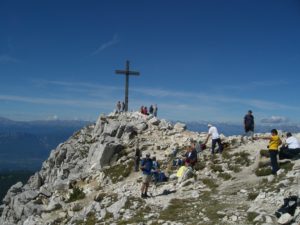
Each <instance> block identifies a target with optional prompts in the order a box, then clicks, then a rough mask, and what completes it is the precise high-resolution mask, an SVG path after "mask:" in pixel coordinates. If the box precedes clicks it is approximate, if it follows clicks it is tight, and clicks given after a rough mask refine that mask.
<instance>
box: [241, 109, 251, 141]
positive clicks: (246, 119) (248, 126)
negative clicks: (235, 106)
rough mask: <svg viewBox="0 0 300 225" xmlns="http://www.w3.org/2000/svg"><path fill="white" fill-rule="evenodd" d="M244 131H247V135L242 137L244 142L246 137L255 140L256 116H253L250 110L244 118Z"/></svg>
mask: <svg viewBox="0 0 300 225" xmlns="http://www.w3.org/2000/svg"><path fill="white" fill-rule="evenodd" d="M244 129H245V134H244V135H243V136H242V140H243V138H244V136H250V137H251V138H252V140H253V135H254V116H253V115H252V111H251V110H249V111H248V113H247V114H246V115H245V116H244Z"/></svg>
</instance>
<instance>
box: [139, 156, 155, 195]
mask: <svg viewBox="0 0 300 225" xmlns="http://www.w3.org/2000/svg"><path fill="white" fill-rule="evenodd" d="M152 168H153V163H152V159H151V158H150V154H149V153H147V154H146V158H145V159H143V160H142V163H141V170H142V171H143V174H142V175H143V184H142V188H141V192H142V194H141V197H142V198H148V197H149V196H148V195H147V191H148V187H149V184H150V182H151V178H152V173H151V170H152Z"/></svg>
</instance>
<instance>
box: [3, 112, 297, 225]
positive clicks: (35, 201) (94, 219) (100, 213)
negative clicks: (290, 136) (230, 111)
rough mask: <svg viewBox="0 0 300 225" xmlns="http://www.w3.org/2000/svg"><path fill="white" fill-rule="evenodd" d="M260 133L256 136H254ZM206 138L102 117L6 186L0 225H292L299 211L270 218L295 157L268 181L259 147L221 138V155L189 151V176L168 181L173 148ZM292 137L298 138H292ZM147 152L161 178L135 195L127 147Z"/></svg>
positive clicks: (181, 128)
mask: <svg viewBox="0 0 300 225" xmlns="http://www.w3.org/2000/svg"><path fill="white" fill-rule="evenodd" d="M257 135H258V136H262V135H265V134H257ZM206 136H207V134H206V133H197V132H191V131H188V130H186V126H185V124H182V123H177V124H175V125H173V124H171V123H169V122H167V121H166V120H163V119H162V120H160V119H158V118H156V117H153V116H145V115H142V114H140V113H138V112H133V113H121V114H114V113H112V114H110V115H107V116H104V115H101V116H100V117H99V118H98V120H97V122H96V123H95V124H92V125H89V126H86V127H84V128H83V129H81V130H80V131H78V132H76V133H75V134H74V135H73V136H72V137H70V138H69V139H68V140H67V141H66V142H64V143H62V144H60V145H59V146H58V147H57V148H56V149H54V150H53V151H52V152H51V154H50V156H49V158H48V159H47V160H46V161H45V162H44V163H43V165H42V168H41V170H40V171H39V172H37V173H35V174H34V175H33V176H32V177H31V178H30V179H29V180H28V182H27V183H26V184H22V183H21V182H19V183H17V184H15V185H13V186H12V187H11V188H10V189H9V191H8V192H7V194H6V196H5V198H4V199H3V205H1V206H0V216H1V218H0V224H1V225H16V224H17V225H21V224H22V225H46V224H47V225H54V224H70V225H71V224H72V225H79V224H86V225H94V224H116V225H122V224H141V225H142V224H149V225H151V224H152V225H154V224H155V225H156V224H164V225H167V224H178V225H179V224H192V225H193V224H207V225H215V224H240V225H247V224H264V225H267V224H269V225H271V224H293V225H298V224H299V223H300V208H299V207H297V208H296V210H295V212H294V213H284V214H282V215H281V216H279V217H276V216H275V212H276V211H277V210H278V209H279V208H280V207H281V206H282V205H283V203H284V199H285V198H287V197H289V196H292V195H293V196H298V197H299V196H300V188H299V187H300V183H299V182H300V160H284V161H280V168H281V169H280V170H279V171H278V174H277V176H274V175H271V171H270V165H269V161H270V159H269V158H268V151H267V150H266V148H267V144H268V143H267V141H265V140H257V141H254V142H253V141H250V140H247V139H246V138H245V140H244V141H243V142H242V141H241V137H240V136H230V137H225V136H222V142H223V143H224V146H225V149H224V151H223V153H222V154H215V155H211V153H210V151H209V147H210V146H209V145H208V146H207V147H208V149H206V150H204V151H202V152H201V153H199V155H198V162H197V164H196V165H195V167H194V170H193V173H192V174H191V176H189V177H187V178H186V179H180V180H177V178H176V176H175V179H172V178H173V177H174V174H176V172H177V169H178V167H177V168H176V167H175V166H173V160H174V155H175V154H174V151H173V149H175V148H177V149H178V153H177V155H181V154H182V153H184V152H185V146H187V145H188V144H189V143H190V141H191V140H197V141H202V142H203V141H204V140H205V138H206ZM298 136H299V135H298ZM137 147H139V148H140V149H141V151H142V155H143V156H145V154H146V153H150V154H151V156H156V158H157V160H158V162H159V163H160V165H161V170H162V171H164V172H165V174H166V175H167V176H168V177H170V179H169V180H168V181H166V182H158V183H151V184H150V187H149V193H148V194H149V195H150V197H149V198H141V197H140V196H141V191H140V188H141V182H142V176H141V172H135V171H134V157H135V149H136V148H137Z"/></svg>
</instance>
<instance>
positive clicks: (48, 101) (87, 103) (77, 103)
mask: <svg viewBox="0 0 300 225" xmlns="http://www.w3.org/2000/svg"><path fill="white" fill-rule="evenodd" d="M0 100H3V101H15V102H24V103H32V104H43V105H65V106H74V107H89V108H108V109H111V107H112V105H113V103H112V102H111V101H107V102H99V101H97V100H85V99H82V100H75V99H58V98H38V97H30V96H18V95H0Z"/></svg>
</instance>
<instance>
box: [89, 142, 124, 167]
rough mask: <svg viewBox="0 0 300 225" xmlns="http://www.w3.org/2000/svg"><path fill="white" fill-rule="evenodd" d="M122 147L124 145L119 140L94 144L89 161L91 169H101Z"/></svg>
mask: <svg viewBox="0 0 300 225" xmlns="http://www.w3.org/2000/svg"><path fill="white" fill-rule="evenodd" d="M122 149H123V146H122V145H121V144H120V143H118V142H110V143H108V142H104V143H99V142H97V143H95V144H93V145H92V147H91V149H90V152H89V156H88V160H87V161H88V163H89V164H90V166H91V169H101V168H102V167H103V166H106V165H108V164H109V162H110V160H111V159H112V157H113V155H114V154H115V153H118V152H119V151H121V150H122Z"/></svg>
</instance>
